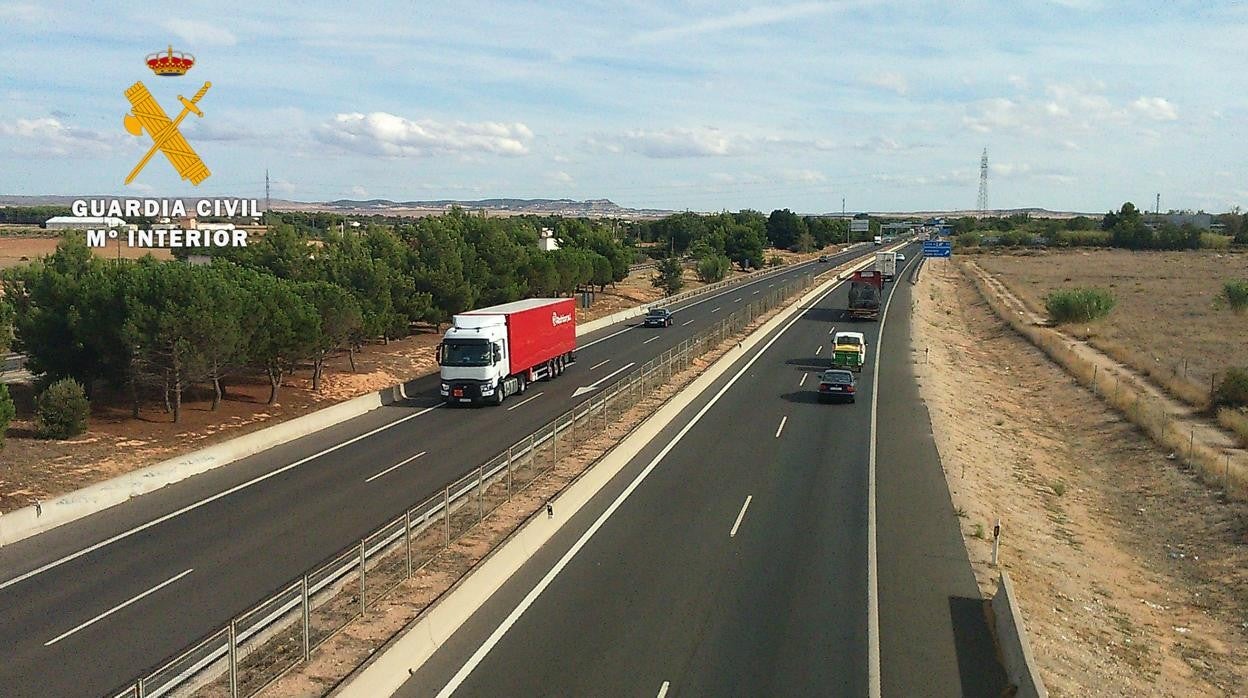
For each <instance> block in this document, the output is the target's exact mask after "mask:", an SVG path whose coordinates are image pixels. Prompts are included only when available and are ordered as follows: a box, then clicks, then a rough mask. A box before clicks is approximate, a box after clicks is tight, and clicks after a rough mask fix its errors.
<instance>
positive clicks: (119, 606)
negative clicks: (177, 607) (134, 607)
mask: <svg viewBox="0 0 1248 698" xmlns="http://www.w3.org/2000/svg"><path fill="white" fill-rule="evenodd" d="M194 571H195V568H193V567H192V568H191V569H188V570H186V571H185V572H182V573H181V574H175V575H174V576H172V577H170V578H169V579H166V580H165V581H163V582H161V583H160V584H157V585H156V586H154V587H152V588H151V589H148V590H147V591H145V592H143V593H142V594H139V595H138V596H135V597H133V598H131V599H130V600H129V601H123V602H121V603H119V604H117V605H116V606H113V607H112V608H110V609H108V610H107V611H105V612H103V613H101V614H100V615H98V616H96V617H94V618H92V619H91V620H89V621H87V622H85V623H82V624H79V625H77V626H74V628H73V629H72V630H67V631H65V632H63V633H61V634H60V635H57V636H56V637H54V638H52V639H51V640H48V641H47V642H45V643H43V646H44V647H50V646H52V645H55V644H56V643H58V642H60V641H61V640H64V639H65V638H67V637H69V636H70V635H73V634H74V633H76V632H78V631H79V630H82V629H83V628H85V627H87V626H89V625H92V624H94V623H98V622H99V621H102V620H104V619H105V618H107V617H109V616H111V615H113V614H114V613H116V612H118V611H120V610H121V609H123V608H125V607H126V606H129V605H130V604H133V603H136V602H138V601H139V600H141V599H143V598H144V597H146V596H150V595H152V594H155V593H156V592H158V591H160V590H161V589H164V588H165V587H167V586H169V585H170V584H173V583H174V582H176V581H178V580H179V579H181V578H183V577H185V576H186V575H188V574H190V573H191V572H194Z"/></svg>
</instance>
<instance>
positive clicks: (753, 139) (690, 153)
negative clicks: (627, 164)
mask: <svg viewBox="0 0 1248 698" xmlns="http://www.w3.org/2000/svg"><path fill="white" fill-rule="evenodd" d="M585 144H586V145H588V146H589V147H590V148H591V149H595V150H598V151H605V152H609V153H621V152H633V153H638V154H640V155H644V156H646V157H649V158H699V157H728V156H735V155H752V154H756V153H761V152H774V151H794V150H801V151H812V150H832V149H833V148H834V147H835V145H834V144H833V143H832V142H830V141H827V140H823V139H819V138H816V139H809V138H798V137H791V136H772V135H764V136H758V135H751V134H746V133H739V132H732V131H725V130H723V129H719V128H714V127H699V128H666V129H633V130H631V131H626V132H624V133H623V134H619V135H607V136H604V135H598V136H593V137H590V138H586V139H585Z"/></svg>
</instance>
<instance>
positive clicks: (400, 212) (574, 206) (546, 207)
mask: <svg viewBox="0 0 1248 698" xmlns="http://www.w3.org/2000/svg"><path fill="white" fill-rule="evenodd" d="M119 198H123V197H119V196H105V195H94V196H53V195H47V196H0V206H69V205H70V204H72V203H73V202H74V200H75V199H119ZM135 198H137V197H135ZM196 198H197V197H183V198H182V200H183V202H185V203H186V204H187V208H188V209H189V208H191V204H192V203H193V202H194V201H195V200H196ZM260 203H261V206H263V205H264V202H263V201H261V202H260ZM272 206H273V210H274V211H325V212H331V213H342V214H347V215H350V214H356V215H389V216H422V215H423V216H427V215H432V214H437V213H440V212H442V211H447V210H449V209H450V208H451V207H453V206H459V207H460V208H463V209H464V210H466V211H481V212H485V213H487V214H490V215H500V216H508V215H512V216H514V215H525V214H530V215H545V216H551V215H559V216H570V217H581V216H583V217H587V218H662V217H664V216H670V215H672V214H673V213H676V211H671V210H666V209H651V208H628V207H626V206H620V205H618V204H616V203H615V202H613V201H611V200H610V199H586V200H584V201H577V200H575V199H509V198H497V199H477V200H474V201H465V200H460V199H432V200H428V201H391V200H389V199H366V200H356V199H337V200H334V201H291V200H288V199H273V200H272ZM869 213H870V215H872V216H877V217H880V218H940V217H943V218H958V217H961V216H1012V215H1015V214H1020V213H1026V214H1028V215H1030V216H1032V217H1033V218H1074V217H1075V216H1089V217H1095V218H1099V217H1101V216H1103V215H1104V213H1103V212H1099V213H1077V212H1073V211H1050V210H1049V209H1046V208H1038V207H1031V208H1009V209H994V210H991V211H985V212H983V213H980V212H979V211H973V210H961V211H871V212H869ZM803 215H818V216H825V217H839V216H840V215H841V214H840V213H818V214H803ZM846 215H853V212H850V213H847V214H846Z"/></svg>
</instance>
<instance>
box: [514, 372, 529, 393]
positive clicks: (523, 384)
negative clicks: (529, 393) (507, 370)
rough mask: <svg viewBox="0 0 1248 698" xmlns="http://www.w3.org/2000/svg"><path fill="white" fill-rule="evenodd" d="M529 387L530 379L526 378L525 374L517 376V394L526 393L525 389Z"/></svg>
mask: <svg viewBox="0 0 1248 698" xmlns="http://www.w3.org/2000/svg"><path fill="white" fill-rule="evenodd" d="M528 387H529V383H528V381H526V380H525V379H524V376H516V394H517V395H524V391H525V390H526V389H528Z"/></svg>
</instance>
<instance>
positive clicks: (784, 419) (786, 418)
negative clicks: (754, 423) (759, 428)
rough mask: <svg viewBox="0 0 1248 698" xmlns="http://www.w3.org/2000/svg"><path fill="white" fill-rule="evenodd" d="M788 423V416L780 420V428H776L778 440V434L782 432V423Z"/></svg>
mask: <svg viewBox="0 0 1248 698" xmlns="http://www.w3.org/2000/svg"><path fill="white" fill-rule="evenodd" d="M787 421H789V417H788V415H785V416H783V417H781V418H780V426H778V427H776V438H777V439H778V438H780V432H782V431H784V423H785V422H787Z"/></svg>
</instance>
